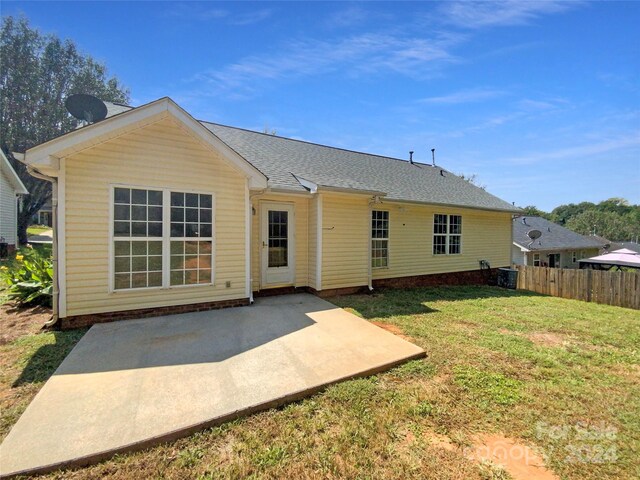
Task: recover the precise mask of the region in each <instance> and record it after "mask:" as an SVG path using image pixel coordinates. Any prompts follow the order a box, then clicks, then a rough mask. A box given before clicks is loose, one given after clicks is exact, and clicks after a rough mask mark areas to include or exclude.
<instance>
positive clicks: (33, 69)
mask: <svg viewBox="0 0 640 480" xmlns="http://www.w3.org/2000/svg"><path fill="white" fill-rule="evenodd" d="M74 93H88V94H91V95H95V96H97V97H99V98H101V99H103V100H107V101H111V102H123V103H126V102H128V100H129V91H128V89H126V88H124V87H123V86H122V85H121V84H120V81H119V80H118V79H117V78H115V77H109V76H108V75H107V68H106V67H105V66H104V65H103V64H101V63H99V62H97V61H95V60H94V59H93V58H91V57H90V56H89V55H86V54H83V53H81V52H79V51H78V49H77V47H76V45H75V44H74V43H73V42H72V41H71V40H64V41H63V40H60V39H59V38H57V37H55V36H53V35H43V34H41V33H40V32H39V31H38V30H35V29H33V28H31V26H30V25H29V22H28V20H27V19H26V18H24V17H21V18H18V19H16V18H14V17H11V16H9V17H4V18H3V19H2V27H1V29H0V148H2V150H3V151H4V152H5V153H6V154H7V157H8V158H9V160H10V161H11V163H12V165H13V167H14V168H15V170H16V172H17V174H18V175H19V176H20V178H21V179H22V181H23V182H24V184H25V186H26V187H27V189H28V190H29V195H26V196H25V197H24V198H23V202H22V206H21V209H20V211H19V213H18V240H19V242H20V243H26V242H27V227H28V226H29V223H30V220H31V218H32V217H33V215H34V214H35V213H36V212H37V211H38V210H39V209H40V208H41V207H42V206H43V205H44V204H45V203H46V202H47V200H49V199H50V197H51V185H50V183H49V182H46V181H43V180H39V179H36V178H34V177H32V176H31V175H29V173H28V172H27V169H26V167H25V166H24V165H23V164H21V163H20V162H18V161H17V160H16V159H15V158H14V157H13V155H12V152H24V151H25V150H27V149H28V148H31V147H32V146H34V145H38V144H40V143H43V142H46V141H47V140H51V139H52V138H54V137H57V136H59V135H61V134H63V133H66V132H68V131H70V130H72V129H73V128H75V127H76V125H77V120H76V119H74V118H73V117H71V116H70V115H69V114H68V113H67V111H66V109H65V107H64V100H65V98H66V97H67V96H69V95H71V94H74Z"/></svg>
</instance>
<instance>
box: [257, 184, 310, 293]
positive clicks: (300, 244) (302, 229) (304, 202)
mask: <svg viewBox="0 0 640 480" xmlns="http://www.w3.org/2000/svg"><path fill="white" fill-rule="evenodd" d="M262 202H281V203H287V204H291V205H293V207H294V217H295V249H296V251H295V266H296V272H295V283H294V286H296V287H306V286H308V284H309V283H308V282H309V256H308V255H309V240H308V239H309V225H308V219H309V197H307V196H303V195H277V194H266V195H256V196H253V197H252V198H251V205H252V207H253V209H254V210H255V215H252V223H251V237H252V238H251V278H252V279H253V285H252V288H253V290H254V291H257V290H260V289H261V288H262V286H261V281H262V278H261V265H262V263H261V261H262V259H261V255H262V253H263V252H262V248H261V246H262V238H261V235H262V228H261V222H262V217H261V212H262V209H261V208H260V205H261V203H262ZM279 286H283V285H273V286H271V285H270V286H269V288H274V287H279Z"/></svg>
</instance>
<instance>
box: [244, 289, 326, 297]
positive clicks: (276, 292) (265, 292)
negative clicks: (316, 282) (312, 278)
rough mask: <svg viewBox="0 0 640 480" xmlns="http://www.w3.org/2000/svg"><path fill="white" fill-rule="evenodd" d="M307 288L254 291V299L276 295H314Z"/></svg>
mask: <svg viewBox="0 0 640 480" xmlns="http://www.w3.org/2000/svg"><path fill="white" fill-rule="evenodd" d="M311 290H313V289H311V288H309V287H277V288H265V289H264V290H255V291H254V292H253V296H254V297H274V296H276V295H291V294H292V293H314V292H312V291H311Z"/></svg>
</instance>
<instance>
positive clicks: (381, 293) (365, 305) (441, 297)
mask: <svg viewBox="0 0 640 480" xmlns="http://www.w3.org/2000/svg"><path fill="white" fill-rule="evenodd" d="M540 296H544V295H541V294H539V293H534V292H529V291H526V290H509V289H506V288H500V287H488V286H447V287H416V288H384V289H378V290H376V291H375V293H373V294H371V295H345V296H340V297H332V298H330V299H328V300H329V301H331V302H333V303H335V304H336V305H339V306H340V307H343V308H353V309H354V310H356V311H357V312H359V313H360V314H361V315H362V316H363V317H364V318H367V319H371V318H384V317H394V316H405V315H424V314H429V313H434V312H438V311H439V310H437V309H436V308H434V307H433V306H432V305H429V303H430V302H438V301H446V302H455V301H464V300H477V299H488V298H509V297H540Z"/></svg>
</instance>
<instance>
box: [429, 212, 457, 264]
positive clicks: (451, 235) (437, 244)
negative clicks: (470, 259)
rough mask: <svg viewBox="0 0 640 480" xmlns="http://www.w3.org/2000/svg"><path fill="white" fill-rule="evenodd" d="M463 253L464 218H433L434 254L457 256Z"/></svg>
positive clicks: (437, 214) (448, 216) (436, 216)
mask: <svg viewBox="0 0 640 480" xmlns="http://www.w3.org/2000/svg"><path fill="white" fill-rule="evenodd" d="M461 251H462V216H461V215H444V214H441V213H436V214H435V215H434V216H433V254H434V255H446V254H449V255H457V254H459V253H461Z"/></svg>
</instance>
